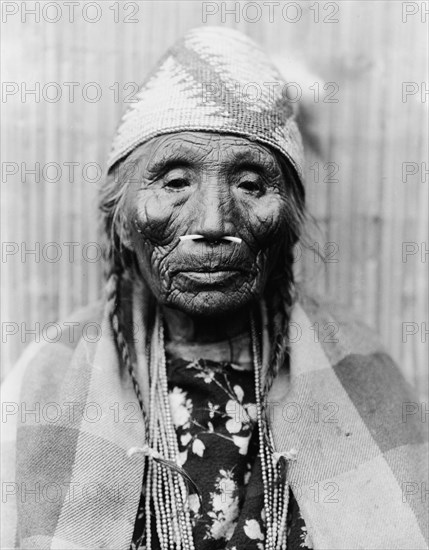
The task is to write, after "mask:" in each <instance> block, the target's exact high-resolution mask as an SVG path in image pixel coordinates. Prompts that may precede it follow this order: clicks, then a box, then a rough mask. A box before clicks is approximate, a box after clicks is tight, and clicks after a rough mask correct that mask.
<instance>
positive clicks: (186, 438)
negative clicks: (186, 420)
mask: <svg viewBox="0 0 429 550" xmlns="http://www.w3.org/2000/svg"><path fill="white" fill-rule="evenodd" d="M191 439H192V434H191V433H190V432H186V433H184V434H182V435H181V436H180V443H181V444H182V445H183V446H184V447H186V445H187V444H188V443H189V442H190V441H191Z"/></svg>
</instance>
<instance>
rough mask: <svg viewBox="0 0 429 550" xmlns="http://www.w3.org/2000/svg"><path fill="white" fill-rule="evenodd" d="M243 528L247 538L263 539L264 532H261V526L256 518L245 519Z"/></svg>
mask: <svg viewBox="0 0 429 550" xmlns="http://www.w3.org/2000/svg"><path fill="white" fill-rule="evenodd" d="M243 530H244V532H245V533H246V536H248V537H249V539H252V540H255V539H256V540H264V534H263V533H262V531H261V527H260V525H259V523H258V522H257V521H256V519H246V522H245V524H244V527H243Z"/></svg>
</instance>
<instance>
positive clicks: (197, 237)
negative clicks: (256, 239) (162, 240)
mask: <svg viewBox="0 0 429 550" xmlns="http://www.w3.org/2000/svg"><path fill="white" fill-rule="evenodd" d="M179 239H180V240H181V241H182V242H183V241H199V240H200V239H204V235H182V236H181V237H179ZM219 241H230V242H232V243H237V244H241V243H242V242H243V239H240V237H232V236H230V235H226V236H225V237H221V238H220V239H219ZM219 241H217V242H219Z"/></svg>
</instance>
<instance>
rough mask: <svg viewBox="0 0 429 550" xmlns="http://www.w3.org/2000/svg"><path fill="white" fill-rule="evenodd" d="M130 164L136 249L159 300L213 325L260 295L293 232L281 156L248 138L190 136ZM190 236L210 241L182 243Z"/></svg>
mask: <svg viewBox="0 0 429 550" xmlns="http://www.w3.org/2000/svg"><path fill="white" fill-rule="evenodd" d="M128 162H129V163H132V166H131V168H130V171H129V173H132V178H131V179H130V181H131V183H130V185H129V187H128V191H127V196H126V201H125V209H126V212H125V214H126V216H125V217H126V220H127V225H128V237H127V239H126V245H127V246H128V247H129V248H131V249H132V250H134V252H135V254H136V257H137V260H138V265H139V268H140V271H141V273H142V274H143V277H144V279H145V281H146V283H147V284H148V286H149V287H150V289H151V290H152V292H153V294H154V295H155V297H156V298H157V300H158V301H159V302H160V303H161V304H163V305H164V306H168V307H169V308H173V309H175V310H179V311H181V312H183V313H184V314H186V315H187V316H191V317H193V318H195V317H197V318H201V321H203V319H202V318H204V317H213V316H214V317H216V316H217V317H224V316H225V315H230V314H231V313H234V312H237V311H240V310H243V308H246V307H247V306H248V305H249V304H250V303H251V301H252V300H254V299H255V298H257V297H259V296H260V295H261V294H262V292H263V289H264V286H265V284H266V281H267V278H268V276H269V273H270V270H271V269H272V267H273V266H274V265H275V262H276V260H277V257H278V254H279V250H280V244H281V242H282V240H283V239H284V235H285V229H286V227H285V224H286V219H287V216H286V205H287V201H288V194H287V191H286V185H285V182H284V179H283V175H282V172H281V168H280V166H279V164H278V162H277V160H276V158H275V155H273V154H272V152H271V151H270V150H269V149H268V148H266V147H264V146H262V145H259V144H257V143H255V142H251V141H249V140H247V139H245V138H242V137H237V136H231V135H218V134H215V133H208V132H207V133H205V132H181V133H176V134H169V135H165V136H161V137H157V138H154V139H152V140H151V141H149V142H148V143H146V144H143V145H142V146H140V147H138V148H137V149H136V150H135V151H134V152H133V153H132V154H131V155H130V157H129V159H128ZM189 234H199V235H202V236H203V237H204V239H201V240H196V241H183V242H182V241H180V239H179V237H180V236H183V235H189ZM228 235H229V236H234V237H239V238H241V239H242V243H241V244H237V243H234V242H228V241H223V240H222V237H225V236H228Z"/></svg>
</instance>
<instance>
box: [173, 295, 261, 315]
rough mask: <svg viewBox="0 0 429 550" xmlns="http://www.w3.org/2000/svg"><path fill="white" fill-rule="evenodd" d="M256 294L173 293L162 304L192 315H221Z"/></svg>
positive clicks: (231, 310)
mask: <svg viewBox="0 0 429 550" xmlns="http://www.w3.org/2000/svg"><path fill="white" fill-rule="evenodd" d="M255 298H256V296H254V295H252V294H247V293H246V294H245V295H243V293H238V292H235V293H228V295H226V294H225V292H221V291H219V290H212V291H200V292H198V293H195V294H194V293H192V294H191V293H187V292H180V293H177V294H176V293H173V294H172V295H170V297H169V298H168V299H167V300H165V302H164V305H166V306H168V307H171V308H173V309H177V310H179V311H182V312H183V313H185V314H187V315H189V316H192V317H222V316H225V315H227V314H229V313H233V312H236V311H238V310H240V309H242V308H244V307H246V306H247V305H249V304H250V303H251V302H252V301H253V300H254V299H255Z"/></svg>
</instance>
